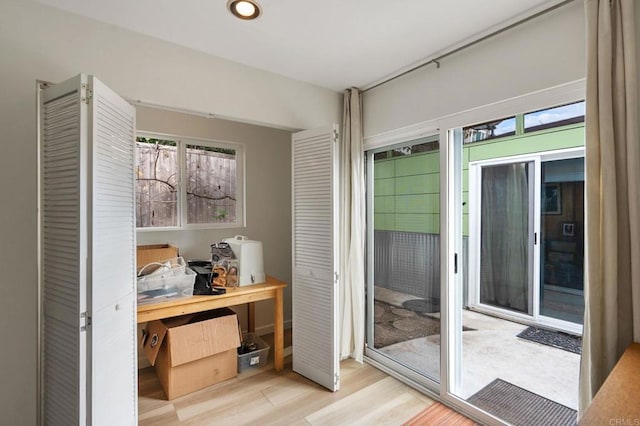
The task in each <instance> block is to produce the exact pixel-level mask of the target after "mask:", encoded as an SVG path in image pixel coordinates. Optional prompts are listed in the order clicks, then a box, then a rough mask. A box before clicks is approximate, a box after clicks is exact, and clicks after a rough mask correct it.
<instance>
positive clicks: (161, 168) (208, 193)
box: [136, 136, 244, 229]
mask: <svg viewBox="0 0 640 426" xmlns="http://www.w3.org/2000/svg"><path fill="white" fill-rule="evenodd" d="M242 165H243V150H242V146H241V145H238V144H229V143H219V142H212V141H201V140H197V141H196V140H185V139H179V138H170V137H162V136H138V137H137V138H136V214H137V215H136V225H137V227H138V228H141V229H157V228H185V227H196V228H202V227H214V228H215V227H237V226H243V225H244V224H243V218H244V215H243V210H242V206H243V203H242V178H243V170H242Z"/></svg>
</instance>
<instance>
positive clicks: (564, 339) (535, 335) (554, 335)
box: [518, 327, 582, 355]
mask: <svg viewBox="0 0 640 426" xmlns="http://www.w3.org/2000/svg"><path fill="white" fill-rule="evenodd" d="M518 337H521V338H523V339H526V340H531V341H532V342H537V343H541V344H543V345H547V346H552V347H554V348H558V349H562V350H565V351H568V352H573V353H574V354H578V355H580V354H581V353H582V337H580V336H573V335H571V334H567V333H562V332H560V331H551V330H545V329H544V328H537V327H529V328H527V329H526V330H524V331H523V332H522V333H520V334H518Z"/></svg>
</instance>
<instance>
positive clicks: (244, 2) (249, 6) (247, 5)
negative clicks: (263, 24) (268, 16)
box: [227, 0, 262, 21]
mask: <svg viewBox="0 0 640 426" xmlns="http://www.w3.org/2000/svg"><path fill="white" fill-rule="evenodd" d="M227 8H228V9H229V12H231V13H233V15H234V16H235V17H236V18H240V19H244V20H246V21H250V20H252V19H256V18H257V17H258V16H260V15H261V14H262V9H261V8H260V5H259V4H258V3H257V2H255V1H254V0H229V1H228V2H227Z"/></svg>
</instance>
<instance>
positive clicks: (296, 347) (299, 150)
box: [292, 127, 339, 391]
mask: <svg viewBox="0 0 640 426" xmlns="http://www.w3.org/2000/svg"><path fill="white" fill-rule="evenodd" d="M335 133H337V131H336V128H335V127H333V128H327V129H319V130H312V131H306V132H300V133H296V134H295V135H294V136H293V147H292V158H293V167H292V174H293V176H292V180H293V200H292V212H293V333H294V336H293V370H294V371H296V372H298V373H300V374H302V375H303V376H306V377H308V378H309V379H311V380H313V381H315V382H317V383H319V384H321V385H322V386H325V387H326V388H328V389H330V390H332V391H335V390H337V389H338V388H339V381H338V377H339V376H338V368H339V365H338V347H337V291H336V282H335V272H336V257H337V256H336V252H335V250H336V248H337V244H335V240H336V237H337V233H336V224H337V223H336V208H337V203H336V199H337V198H336V197H337V190H336V188H337V178H336V160H337V158H336V152H337V150H336V146H335V145H336V141H334V134H335Z"/></svg>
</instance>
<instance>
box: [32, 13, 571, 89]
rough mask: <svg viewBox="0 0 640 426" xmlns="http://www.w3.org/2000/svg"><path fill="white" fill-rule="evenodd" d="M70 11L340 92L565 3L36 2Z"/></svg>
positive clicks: (375, 79) (370, 81) (374, 80)
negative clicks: (251, 5)
mask: <svg viewBox="0 0 640 426" xmlns="http://www.w3.org/2000/svg"><path fill="white" fill-rule="evenodd" d="M38 1H39V2H40V3H43V4H47V5H50V6H54V7H58V8H60V9H63V10H67V11H69V12H73V13H77V14H80V15H83V16H86V17H89V18H93V19H96V20H99V21H103V22H106V23H109V24H113V25H116V26H119V27H122V28H126V29H129V30H132V31H136V32H139V33H143V34H146V35H149V36H152V37H156V38H159V39H162V40H165V41H169V42H172V43H176V44H178V45H182V46H186V47H189V48H192V49H195V50H199V51H202V52H205V53H209V54H211V55H215V56H218V57H222V58H226V59H229V60H232V61H235V62H239V63H242V64H245V65H249V66H253V67H256V68H260V69H263V70H267V71H271V72H274V73H276V74H281V75H284V76H287V77H290V78H294V79H297V80H302V81H306V82H309V83H313V84H316V85H318V86H322V87H326V88H329V89H333V90H337V91H338V90H342V89H345V88H347V87H351V86H356V87H365V86H367V85H369V84H371V83H373V82H376V81H379V80H381V79H382V78H384V77H386V76H389V75H393V74H394V73H396V72H398V71H399V70H401V69H404V68H406V67H408V66H410V65H412V64H415V63H417V62H420V61H421V60H423V59H425V58H429V57H432V56H433V55H435V54H437V53H438V52H441V51H443V50H445V49H447V48H448V47H450V46H452V45H455V44H457V43H460V42H461V41H463V40H466V39H469V38H472V37H474V36H475V35H477V34H479V33H482V32H483V31H485V30H487V29H488V28H492V27H495V26H499V25H501V24H503V23H505V22H508V21H510V20H513V19H514V18H516V17H519V16H521V15H523V14H524V15H526V14H530V13H533V12H535V11H538V10H540V9H541V8H543V7H546V6H548V5H550V4H556V3H558V2H559V1H558V0H551V1H550V0H517V1H514V0H258V1H259V2H260V4H261V6H262V9H263V16H261V17H260V18H259V19H257V20H256V21H251V22H247V21H241V20H239V19H237V18H235V17H233V16H232V15H231V14H230V13H229V12H228V11H227V9H226V2H227V0H107V1H105V0H38Z"/></svg>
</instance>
